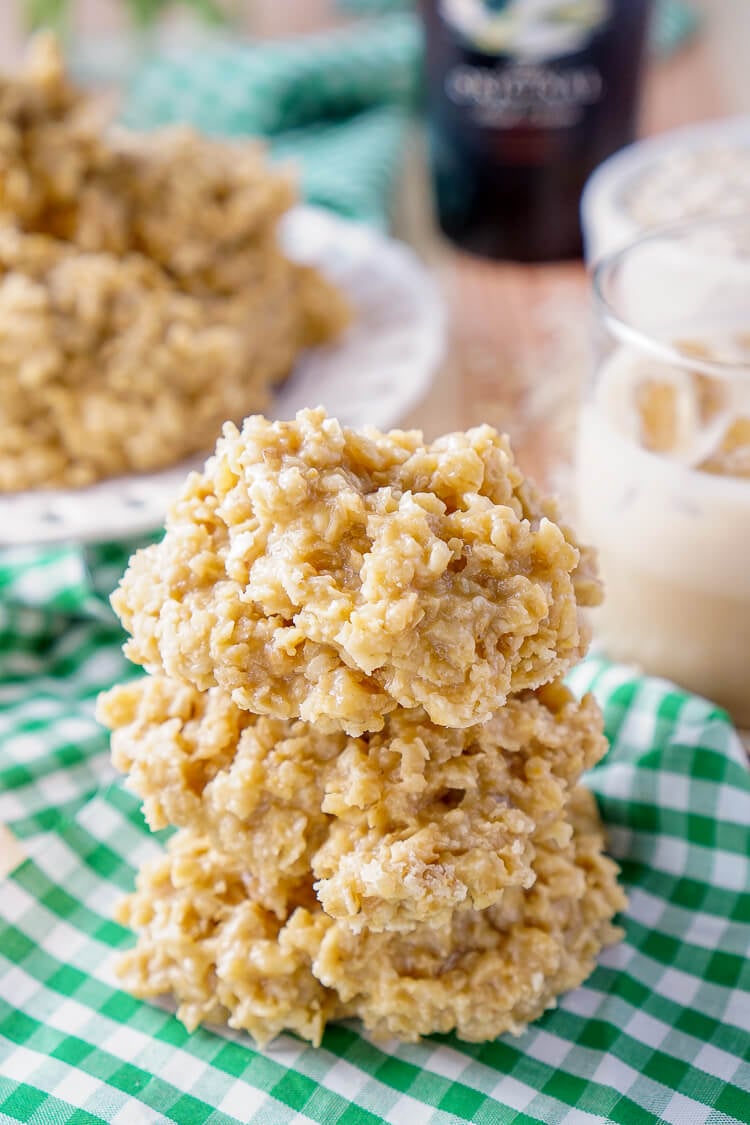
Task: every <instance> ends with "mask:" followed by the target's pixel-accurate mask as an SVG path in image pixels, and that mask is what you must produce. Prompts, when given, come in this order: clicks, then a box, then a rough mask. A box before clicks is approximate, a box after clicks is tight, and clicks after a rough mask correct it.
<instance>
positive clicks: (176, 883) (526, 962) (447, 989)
mask: <svg viewBox="0 0 750 1125" xmlns="http://www.w3.org/2000/svg"><path fill="white" fill-rule="evenodd" d="M598 598H599V586H598V583H597V581H596V578H595V575H594V572H593V566H592V560H591V558H590V556H589V553H588V552H587V551H586V550H585V549H581V548H579V546H578V545H577V544H576V542H575V539H574V537H573V535H572V533H571V532H570V530H569V529H568V528H566V527H564V526H561V525H560V524H559V523H558V522H557V519H556V512H555V510H554V507H553V505H552V504H550V503H549V502H547V501H544V500H543V499H541V498H540V497H539V495H538V494H537V493H536V492H535V490H534V489H533V487H532V486H530V485H529V483H528V482H526V481H525V480H524V478H523V476H522V475H521V473H520V472H519V470H518V468H517V466H516V465H515V463H514V461H513V457H512V454H511V451H510V448H509V445H508V443H507V440H506V439H505V438H504V437H501V436H500V435H498V434H497V433H496V432H495V431H494V430H492V429H490V428H489V427H487V426H484V427H480V428H478V429H475V430H471V431H469V432H468V433H466V434H463V433H459V434H451V435H448V436H446V437H444V438H441V439H439V440H438V441H436V442H434V443H432V444H426V443H425V442H424V440H423V438H422V435H421V434H419V433H418V432H410V433H405V432H400V431H394V432H392V433H388V434H382V433H379V432H377V431H375V430H373V429H370V430H364V431H359V432H357V431H352V430H349V429H346V428H345V427H342V426H341V425H339V423H338V422H336V421H335V420H334V419H331V418H328V417H326V415H325V414H324V412H323V411H322V410H310V411H303V412H301V413H300V414H299V415H298V416H297V419H296V420H295V421H293V422H269V421H266V419H264V418H262V417H260V416H254V417H251V418H249V419H247V421H246V422H245V425H244V427H243V430H242V432H241V433H239V432H238V431H237V430H236V429H235V428H234V427H233V426H231V425H228V426H227V427H226V428H225V432H224V437H223V438H222V439H221V440H220V441H219V444H218V446H217V451H216V454H215V456H214V457H213V458H212V459H211V460H209V462H208V463H207V465H206V468H205V470H204V471H203V472H202V473H194V474H192V475H191V476H190V478H189V479H188V481H187V484H186V486H185V488H184V490H183V492H182V495H181V496H180V498H179V499H178V500H177V502H176V503H175V504H174V506H173V509H172V511H171V514H170V517H169V519H168V522H167V532H166V536H165V538H164V540H163V541H162V542H161V543H160V544H158V545H156V546H153V547H149V548H148V549H146V550H144V551H141V552H139V553H138V554H137V555H136V556H135V557H134V558H133V559H132V561H131V564H130V567H129V570H128V572H127V573H126V575H125V577H124V579H123V581H122V584H121V586H120V588H119V589H118V591H117V592H116V594H115V595H114V597H113V604H114V606H115V609H116V611H117V613H118V614H119V616H120V618H121V619H122V621H123V624H124V625H125V627H126V628H127V630H128V631H129V632H130V634H131V636H132V639H131V640H129V641H128V644H127V648H126V651H127V653H128V655H129V656H130V658H131V659H132V660H134V661H135V662H137V663H140V664H143V665H144V666H145V667H146V669H147V670H148V672H149V673H151V674H150V675H149V676H147V677H145V678H143V679H140V680H138V681H136V682H133V683H129V684H126V685H123V686H121V687H117V688H115V689H114V690H113V691H111V692H110V693H108V695H106V696H104V697H103V698H102V700H101V701H100V715H101V718H102V720H103V721H104V722H105V723H106V724H107V725H108V726H109V727H111V728H112V730H113V735H112V749H113V755H114V759H115V763H116V765H117V766H118V767H119V768H120V769H122V770H124V771H125V772H127V773H128V775H129V784H130V785H131V786H132V788H133V789H134V790H135V791H136V792H137V793H138V794H140V795H141V797H142V798H143V801H144V809H145V812H146V816H147V818H148V821H149V823H150V824H151V826H152V827H153V828H160V827H163V826H165V825H167V824H172V825H175V826H177V827H178V829H179V831H178V832H177V833H176V834H175V835H174V836H172V838H171V839H170V841H169V844H168V847H167V850H166V853H165V854H164V855H162V856H161V857H159V858H158V859H157V860H155V861H153V862H151V863H149V864H147V865H146V867H145V868H144V869H143V871H142V872H141V874H140V876H139V880H138V888H137V890H136V892H135V894H133V895H131V896H130V897H129V898H128V899H126V900H125V902H124V903H122V904H121V906H120V907H119V918H120V920H122V921H123V922H124V923H126V924H127V925H129V926H131V927H132V928H133V929H135V930H136V931H137V932H138V935H139V936H138V941H137V944H136V946H135V948H134V949H133V950H131V951H129V952H128V953H126V954H125V955H124V957H123V958H122V960H121V962H120V965H119V971H120V973H121V975H122V977H123V979H124V982H125V984H126V986H127V987H128V988H130V989H131V990H132V991H133V992H135V993H137V994H138V995H141V996H155V995H159V994H162V993H172V994H173V995H174V996H175V997H176V999H177V1001H178V1003H179V1015H180V1018H181V1019H183V1021H184V1022H185V1023H186V1024H187V1025H188V1026H189V1027H193V1026H195V1025H196V1024H197V1023H199V1022H200V1021H204V1020H205V1021H220V1022H227V1023H229V1024H230V1025H231V1026H233V1027H237V1028H245V1029H247V1030H248V1031H249V1032H251V1033H252V1035H253V1036H254V1038H255V1039H256V1041H257V1042H258V1043H260V1044H263V1043H265V1042H266V1041H268V1040H269V1039H271V1038H273V1037H274V1036H275V1035H277V1034H278V1033H280V1032H281V1031H283V1030H285V1029H289V1030H292V1031H295V1032H297V1033H298V1034H299V1035H301V1036H304V1037H305V1038H307V1039H310V1040H312V1041H313V1042H315V1043H317V1042H319V1041H320V1038H321V1035H322V1033H323V1029H324V1027H325V1024H326V1022H327V1021H329V1020H332V1019H336V1018H340V1017H344V1016H358V1017H360V1018H361V1019H362V1020H363V1021H364V1024H365V1026H366V1027H367V1028H368V1029H369V1030H370V1031H372V1032H373V1033H374V1034H376V1035H378V1036H386V1037H387V1036H398V1037H401V1038H403V1039H416V1038H417V1037H419V1036H420V1035H426V1034H429V1033H430V1032H433V1031H440V1032H447V1031H450V1030H454V1029H455V1031H456V1033H457V1034H458V1035H459V1036H461V1037H462V1038H465V1039H470V1040H483V1039H489V1038H493V1037H495V1036H496V1035H499V1034H501V1033H503V1032H505V1031H512V1032H517V1031H519V1030H521V1029H522V1028H523V1027H524V1026H525V1025H526V1024H527V1023H528V1022H529V1021H530V1020H533V1019H535V1018H536V1017H537V1016H539V1015H540V1014H541V1013H542V1012H543V1011H544V1010H545V1009H546V1008H548V1007H549V1006H550V1005H552V1004H554V1002H555V998H556V996H558V995H559V994H560V993H561V992H563V991H565V990H566V989H569V988H571V987H574V986H575V985H577V984H578V983H580V982H581V981H582V980H583V979H584V978H585V977H586V976H587V975H588V974H589V973H590V972H591V970H592V968H593V965H594V958H595V957H596V955H597V953H598V952H599V950H600V949H601V948H602V946H604V945H606V944H608V943H610V942H612V941H613V940H615V939H616V938H617V936H618V931H617V929H616V928H615V927H613V925H612V923H611V919H612V917H613V915H614V913H615V912H616V911H617V910H618V909H620V908H621V907H622V906H623V904H624V897H623V895H622V892H621V890H620V888H619V887H618V885H617V882H616V868H615V865H614V864H613V863H612V862H611V861H610V860H608V859H607V858H606V857H605V856H604V855H603V854H602V849H603V835H602V830H601V826H600V824H599V820H598V816H597V812H596V807H595V805H594V802H593V800H592V798H591V797H590V796H589V795H588V794H587V793H586V792H585V791H584V790H583V789H581V788H580V787H578V781H579V778H580V775H581V773H582V771H583V770H585V769H586V768H588V767H589V766H591V765H593V764H594V763H595V762H596V761H597V760H598V759H599V758H600V757H601V756H602V754H603V753H604V751H605V748H606V745H605V740H604V737H603V734H602V724H601V716H600V715H599V712H598V710H597V707H596V705H595V703H594V702H593V700H591V699H590V698H587V699H584V700H583V701H581V702H578V701H577V700H575V699H574V698H573V697H572V695H571V694H570V693H569V692H568V691H567V689H566V688H565V687H564V686H563V684H562V682H561V677H562V676H563V675H564V673H565V672H566V671H567V670H568V669H569V668H570V667H571V665H572V664H573V663H574V662H575V661H576V660H578V659H579V658H580V656H581V655H582V653H583V651H584V650H585V644H586V638H585V632H584V629H583V627H582V625H581V622H580V614H579V607H581V606H586V605H592V604H595V603H596V601H597V600H598Z"/></svg>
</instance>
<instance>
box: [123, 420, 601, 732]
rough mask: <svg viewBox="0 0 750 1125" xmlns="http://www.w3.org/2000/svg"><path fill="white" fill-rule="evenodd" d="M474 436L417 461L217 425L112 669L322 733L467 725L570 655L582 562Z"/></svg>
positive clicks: (365, 445) (127, 588) (414, 442)
mask: <svg viewBox="0 0 750 1125" xmlns="http://www.w3.org/2000/svg"><path fill="white" fill-rule="evenodd" d="M555 516H556V511H555V509H554V506H553V505H551V504H550V503H548V502H546V501H543V500H542V499H541V498H540V497H539V496H538V495H537V494H536V492H535V491H534V490H533V488H532V487H531V486H530V485H528V484H527V482H526V481H525V480H524V478H523V476H522V474H521V472H520V470H519V469H518V467H517V466H516V464H515V462H514V460H513V456H512V453H511V450H510V446H509V444H508V441H507V439H506V438H505V437H502V436H501V435H499V434H498V433H497V432H496V431H494V430H493V429H491V428H490V427H489V426H482V427H479V428H477V429H475V430H471V431H469V433H468V434H449V435H446V436H445V437H443V438H440V439H438V440H437V441H435V442H433V443H431V444H426V443H425V442H424V440H423V438H422V435H421V433H419V432H418V431H411V432H408V433H407V432H403V431H398V430H396V431H393V432H391V433H387V434H384V433H380V432H379V431H377V430H375V429H373V428H365V429H364V430H362V431H354V430H351V429H348V428H347V427H344V426H341V425H340V424H339V423H338V422H337V421H336V420H335V419H332V418H328V417H327V416H326V414H325V413H324V411H323V410H321V409H318V410H304V411H300V412H299V413H298V415H297V418H296V420H295V421H292V422H269V421H267V420H266V419H265V418H263V417H261V416H254V417H251V418H248V419H247V420H246V422H245V424H244V426H243V430H242V433H240V432H239V431H238V430H237V429H236V428H235V427H234V426H231V425H228V426H226V427H225V430H224V437H223V438H222V439H221V440H220V441H219V443H218V445H217V450H216V454H215V456H214V457H212V458H211V459H210V460H209V461H208V462H207V464H206V468H205V470H204V472H203V473H193V474H191V476H190V477H189V479H188V481H187V484H186V486H185V488H184V490H183V492H182V494H181V496H180V497H179V498H178V499H177V501H176V502H175V504H174V505H173V507H172V510H171V512H170V514H169V516H168V519H167V532H166V536H165V538H164V540H163V541H162V543H160V544H159V545H157V546H155V547H153V548H149V549H147V550H145V551H141V552H139V553H138V554H136V555H135V556H134V558H133V559H132V560H131V564H130V567H129V570H128V571H127V573H126V575H125V577H124V578H123V581H122V583H121V585H120V587H119V589H118V590H117V591H116V592H115V594H114V595H113V599H112V604H113V606H114V608H115V611H116V612H117V613H118V615H119V617H120V619H121V620H122V623H123V625H124V626H125V628H126V629H127V630H128V632H129V633H130V634H131V637H132V639H131V640H130V641H129V642H128V645H127V648H126V652H127V655H128V656H129V657H130V659H131V660H133V661H134V662H136V663H140V664H143V665H145V666H146V668H147V669H148V670H149V671H151V672H155V673H161V672H163V673H166V674H167V675H168V676H171V677H174V678H177V679H184V680H187V681H188V682H190V683H192V684H193V685H194V686H195V687H197V688H198V689H199V690H201V691H205V690H207V689H209V688H211V687H213V686H217V685H218V686H220V687H222V688H223V689H224V690H225V691H226V692H228V693H229V694H230V695H231V697H232V700H233V701H234V702H235V703H236V704H237V705H238V706H239V707H241V708H243V709H246V710H250V711H253V712H255V713H258V714H267V715H271V716H274V717H278V718H293V717H300V718H303V719H304V720H305V721H308V722H313V723H315V724H316V725H318V726H319V727H320V729H321V730H332V729H345V730H347V731H348V732H349V733H351V734H355V735H356V734H359V733H361V732H362V731H365V730H379V729H382V727H383V724H384V722H385V716H386V715H388V714H389V713H391V712H392V711H393V710H394V709H395V708H396V707H406V708H412V707H421V708H423V709H424V711H425V712H426V713H427V715H428V716H429V718H430V719H431V720H432V721H433V722H435V723H437V724H438V725H440V726H453V727H466V726H471V725H473V724H474V723H477V722H482V721H484V720H486V719H488V718H489V717H490V715H491V714H492V713H493V712H494V711H495V710H497V708H498V707H500V706H502V704H503V703H504V701H505V700H506V698H507V697H508V695H509V694H511V693H517V692H519V691H523V690H527V689H533V688H535V687H537V686H540V685H541V684H543V683H546V682H549V681H550V680H553V679H555V678H557V677H558V676H559V675H561V674H562V673H563V672H564V671H566V670H567V669H568V668H569V667H571V665H572V664H573V663H574V662H575V661H576V660H577V659H578V658H579V657H580V655H581V654H582V653H583V651H585V648H586V644H587V641H588V635H587V632H586V629H585V627H583V626H582V625H581V623H580V621H579V615H578V603H580V604H581V605H589V604H594V603H595V602H596V601H597V600H598V598H599V596H600V594H599V587H598V584H597V582H596V579H595V576H594V572H593V569H592V560H591V557H590V554H589V553H588V552H586V551H581V550H579V548H578V545H577V543H576V540H575V537H574V536H573V533H572V532H571V531H570V529H569V528H566V527H564V526H560V525H559V524H558V523H556V522H555V519H554V517H555Z"/></svg>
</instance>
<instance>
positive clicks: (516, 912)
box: [118, 790, 624, 1045]
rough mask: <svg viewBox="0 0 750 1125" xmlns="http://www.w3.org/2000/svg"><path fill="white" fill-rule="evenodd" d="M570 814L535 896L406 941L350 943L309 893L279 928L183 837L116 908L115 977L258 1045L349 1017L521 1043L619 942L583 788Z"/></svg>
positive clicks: (311, 1033)
mask: <svg viewBox="0 0 750 1125" xmlns="http://www.w3.org/2000/svg"><path fill="white" fill-rule="evenodd" d="M570 818H571V824H572V829H573V832H572V835H571V838H570V840H569V842H568V843H567V844H565V845H562V846H560V845H558V844H552V843H549V844H546V845H542V846H540V848H539V849H538V853H537V857H536V861H535V873H536V880H535V883H534V885H533V887H532V888H531V889H530V890H523V889H521V888H517V889H516V890H515V891H514V892H512V893H511V892H510V891H509V892H508V894H507V896H506V897H505V898H504V900H503V902H502V904H501V905H500V906H497V907H490V908H488V909H486V910H483V911H467V912H461V913H458V914H456V915H454V917H453V918H452V920H451V921H449V922H448V923H447V924H446V925H444V926H434V925H432V924H429V925H420V926H417V927H415V928H414V929H413V930H412V931H410V932H409V933H404V934H401V933H396V934H394V933H373V932H369V931H368V932H365V933H361V934H358V933H355V932H353V931H352V929H351V928H350V927H349V926H348V925H347V924H346V923H345V922H342V921H336V920H334V919H332V918H331V917H329V916H328V915H327V914H325V913H324V912H323V910H321V908H320V907H319V906H318V905H317V904H315V903H314V901H313V900H311V899H310V898H309V897H308V901H305V900H304V896H301V901H300V902H299V904H294V905H292V904H290V910H289V913H288V916H287V917H286V918H285V919H279V918H277V917H276V916H274V915H273V914H271V913H269V912H267V911H265V910H264V909H263V908H262V907H260V906H258V904H257V903H256V902H254V901H253V899H252V890H251V888H250V887H249V886H248V884H247V882H246V880H245V878H244V874H243V870H242V866H241V865H240V864H238V863H237V861H236V860H235V859H233V858H231V857H229V856H227V855H225V854H222V853H221V852H217V851H216V850H214V849H213V848H212V847H211V846H210V845H209V844H208V843H207V841H206V840H205V839H204V838H201V837H199V836H195V835H194V834H192V833H191V832H190V831H182V832H180V833H178V834H177V835H176V836H175V837H173V839H172V840H171V841H170V843H169V845H168V853H167V855H165V856H164V857H161V858H159V859H157V860H156V861H155V862H153V863H152V864H150V865H148V866H147V867H146V868H145V869H144V870H143V871H142V873H141V875H140V876H139V879H138V890H137V891H136V893H135V894H134V895H132V896H130V897H129V898H128V899H126V900H125V901H124V902H123V903H122V904H121V906H120V908H119V911H118V918H119V920H120V921H121V922H123V923H124V924H125V925H128V926H131V927H133V928H134V929H136V930H137V931H138V933H139V938H138V943H137V945H136V947H135V948H134V949H133V950H131V951H130V952H128V953H126V954H125V955H124V957H123V958H122V959H121V961H120V964H119V972H120V974H121V976H122V979H123V983H124V984H125V986H126V987H127V988H128V989H130V990H131V991H133V992H135V993H136V994H137V995H140V996H158V995H160V994H161V993H164V992H170V993H172V994H173V995H174V996H175V997H176V998H177V1000H178V1003H179V1011H178V1014H179V1016H180V1018H181V1019H182V1020H183V1021H184V1022H185V1023H186V1024H187V1026H188V1027H194V1026H196V1025H197V1024H198V1023H200V1022H201V1021H211V1020H215V1021H222V1022H228V1023H229V1024H230V1026H232V1027H237V1028H244V1029H246V1030H248V1031H249V1032H251V1034H252V1035H253V1036H254V1037H255V1039H256V1040H257V1041H258V1042H259V1043H260V1044H261V1045H262V1044H264V1043H266V1042H267V1041H268V1040H270V1039H271V1038H273V1037H274V1036H275V1035H277V1034H279V1033H280V1032H281V1031H283V1030H287V1029H288V1030H293V1031H296V1032H297V1033H298V1034H299V1035H301V1036H303V1037H304V1038H307V1039H310V1040H311V1041H312V1042H314V1043H317V1042H319V1041H320V1037H321V1035H322V1032H323V1029H324V1027H325V1024H326V1022H328V1021H329V1020H330V1019H334V1018H338V1017H341V1016H345V1015H357V1016H359V1017H360V1018H361V1019H362V1020H363V1022H364V1024H365V1026H366V1027H367V1028H368V1029H370V1030H371V1031H372V1032H373V1033H374V1034H375V1035H377V1036H382V1037H387V1036H392V1035H397V1036H399V1037H400V1038H402V1039H405V1040H414V1039H417V1038H418V1037H419V1036H420V1035H426V1034H429V1033H431V1032H435V1031H441V1032H448V1031H452V1030H455V1031H456V1033H457V1034H458V1035H459V1036H460V1037H461V1038H463V1039H468V1040H475V1041H479V1040H484V1039H492V1038H494V1037H495V1036H497V1035H500V1034H502V1033H503V1032H506V1031H510V1032H513V1033H514V1034H517V1033H519V1032H520V1031H522V1030H523V1028H524V1026H525V1025H526V1024H527V1023H528V1022H529V1021H530V1020H532V1019H536V1018H537V1017H538V1016H539V1015H541V1013H542V1012H543V1011H544V1010H545V1009H546V1008H548V1007H550V1006H552V1005H553V1004H554V1002H555V998H556V996H557V995H558V994H559V993H560V992H562V991H564V990H566V989H568V988H572V987H574V986H575V985H577V984H579V983H580V982H581V981H582V980H583V979H584V978H585V977H586V976H587V975H588V974H589V973H590V972H591V970H592V968H593V967H594V958H595V956H596V955H597V953H598V952H599V951H600V949H601V948H602V947H603V946H605V945H608V944H611V943H612V942H613V941H615V940H616V939H617V938H618V936H619V931H617V930H616V929H615V928H614V927H613V926H612V924H611V918H612V916H613V914H614V913H615V912H616V911H617V910H618V909H620V908H622V906H623V905H624V896H623V895H622V892H621V891H620V889H619V887H618V885H617V882H616V870H617V869H616V867H615V865H614V864H613V863H612V862H611V861H610V860H608V859H606V857H604V856H603V854H602V847H603V838H602V833H601V827H600V825H599V822H598V817H597V815H596V808H595V805H594V803H593V800H592V798H591V797H589V795H588V794H586V793H585V792H583V791H581V790H578V791H576V792H575V793H574V795H573V797H572V799H571V809H570Z"/></svg>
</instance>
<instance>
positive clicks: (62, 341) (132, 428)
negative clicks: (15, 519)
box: [0, 227, 338, 492]
mask: <svg viewBox="0 0 750 1125" xmlns="http://www.w3.org/2000/svg"><path fill="white" fill-rule="evenodd" d="M317 284H318V285H319V286H323V287H325V284H326V283H324V282H323V281H322V279H318V283H317ZM309 287H310V282H309V279H308V278H307V276H306V271H305V270H304V269H303V268H302V267H298V266H295V265H293V264H292V263H290V262H288V261H287V260H286V259H285V258H283V256H282V255H281V254H277V255H276V256H275V257H268V258H267V259H266V262H265V279H264V283H263V285H262V286H259V287H258V288H256V289H255V290H253V291H252V292H245V293H243V294H242V295H241V296H239V297H234V298H231V299H230V298H221V299H216V300H210V301H209V300H198V299H196V298H195V297H192V296H189V295H187V294H185V293H180V292H177V291H176V290H175V289H174V287H173V286H172V284H171V283H170V282H169V281H168V279H167V278H166V276H165V275H164V273H163V271H162V270H160V269H159V267H158V266H156V265H154V263H153V262H151V261H149V260H148V259H146V258H144V257H143V256H142V255H138V254H132V255H127V256H125V257H123V258H116V257H113V256H111V255H109V254H88V253H82V252H81V251H79V250H77V249H76V248H75V247H73V246H72V245H70V244H69V243H66V242H63V241H61V240H59V239H53V238H50V237H49V236H46V235H38V234H36V235H33V234H24V233H22V232H20V231H19V230H17V229H15V228H12V227H4V228H3V227H0V492H3V491H17V490H19V489H23V488H39V487H54V486H59V485H72V486H80V485H86V484H90V483H91V482H93V481H95V480H98V479H100V478H102V477H105V476H111V475H114V474H117V473H120V472H126V471H144V470H153V469H158V468H162V467H165V466H168V465H170V464H174V463H175V462H176V461H179V460H180V458H182V457H186V456H188V455H189V454H191V453H196V452H198V451H201V450H205V449H206V448H207V447H210V446H211V444H212V443H213V441H214V440H215V436H216V433H217V432H218V430H219V428H220V427H221V425H222V423H223V422H224V421H225V419H226V418H227V417H234V418H238V419H239V418H241V417H242V416H243V414H244V413H245V411H246V408H247V407H248V405H250V404H254V405H258V404H261V403H264V402H267V401H268V399H269V396H270V390H271V387H272V386H273V384H274V383H276V382H279V381H280V380H281V379H283V378H284V377H285V376H286V375H287V373H288V372H289V370H290V368H291V366H292V364H293V362H294V359H295V357H296V355H297V353H298V352H299V350H300V349H301V348H303V347H305V346H307V345H308V344H310V343H312V342H314V340H315V339H316V338H319V336H320V334H321V329H320V310H319V307H318V304H317V302H315V301H313V306H312V308H310V309H308V306H307V303H306V302H307V293H308V292H309ZM330 308H331V313H332V316H333V317H334V319H335V316H336V310H337V308H338V306H337V304H336V301H335V300H334V301H333V302H332V304H331V306H330ZM261 325H262V332H261V329H260V326H261ZM329 328H331V329H332V328H333V322H331V323H330V324H329Z"/></svg>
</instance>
